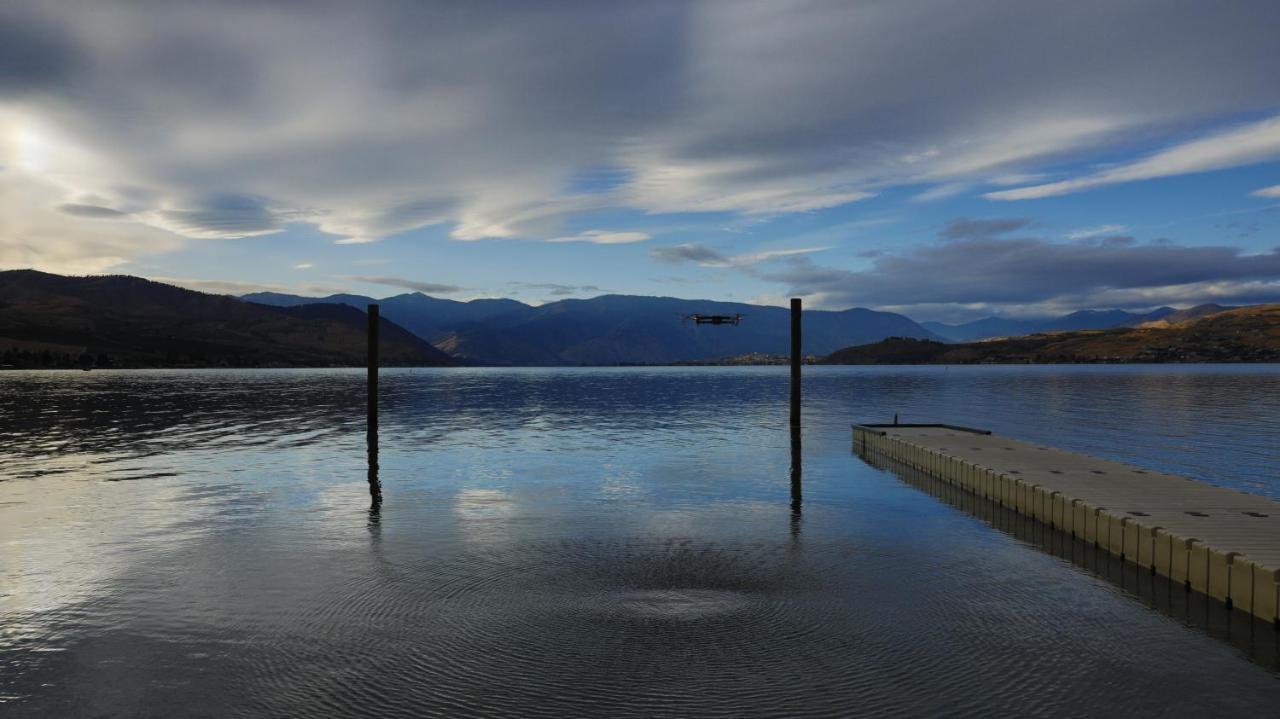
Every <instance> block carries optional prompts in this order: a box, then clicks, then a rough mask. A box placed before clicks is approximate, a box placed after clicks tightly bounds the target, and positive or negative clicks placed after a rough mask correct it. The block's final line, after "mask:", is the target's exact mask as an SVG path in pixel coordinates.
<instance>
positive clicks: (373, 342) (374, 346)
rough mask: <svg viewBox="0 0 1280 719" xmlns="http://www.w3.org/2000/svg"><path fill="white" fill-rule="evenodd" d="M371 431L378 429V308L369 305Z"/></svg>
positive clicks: (371, 432)
mask: <svg viewBox="0 0 1280 719" xmlns="http://www.w3.org/2000/svg"><path fill="white" fill-rule="evenodd" d="M368 400H369V429H370V435H372V434H373V433H375V432H376V431H377V427H378V306H377V305H369V390H368Z"/></svg>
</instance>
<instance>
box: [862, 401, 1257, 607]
mask: <svg viewBox="0 0 1280 719" xmlns="http://www.w3.org/2000/svg"><path fill="white" fill-rule="evenodd" d="M853 429H854V449H855V450H856V451H858V452H860V453H862V454H864V455H865V454H868V453H875V454H879V455H882V456H885V457H887V458H889V459H892V460H895V461H898V462H901V463H903V464H906V465H907V466H910V467H913V468H916V469H919V470H922V471H924V472H926V473H927V474H930V475H932V476H935V477H937V478H938V479H941V480H943V481H945V482H948V483H951V484H955V485H958V486H961V487H964V488H965V489H967V490H969V491H972V492H974V493H975V494H979V495H981V496H984V497H987V498H989V499H992V500H994V501H996V502H999V503H1000V504H1002V505H1005V506H1008V507H1010V508H1012V509H1014V510H1016V511H1018V512H1019V513H1021V514H1024V515H1026V516H1029V517H1032V518H1035V519H1037V520H1039V521H1042V522H1044V523H1046V524H1049V525H1051V526H1053V527H1055V528H1057V529H1059V530H1062V531H1064V532H1069V533H1071V534H1072V535H1073V536H1077V537H1082V538H1084V539H1085V540H1086V541H1091V542H1094V543H1096V544H1097V545H1098V546H1100V547H1103V548H1106V549H1107V550H1108V551H1110V552H1111V553H1113V554H1116V555H1119V556H1121V557H1123V558H1124V559H1126V560H1128V561H1131V562H1134V563H1137V564H1139V565H1141V566H1144V567H1148V568H1150V569H1151V571H1153V572H1156V573H1158V574H1161V575H1163V576H1166V577H1168V578H1170V579H1172V580H1174V581H1177V582H1182V583H1184V584H1185V585H1186V586H1187V587H1188V588H1189V589H1192V590H1194V591H1198V592H1202V593H1204V594H1207V595H1209V596H1212V597H1214V598H1215V599H1218V600H1220V601H1223V602H1226V603H1227V604H1228V605H1229V606H1234V607H1235V608H1238V609H1240V610H1243V611H1245V612H1249V613H1251V614H1253V615H1255V616H1258V617H1260V618H1262V619H1265V620H1267V621H1270V622H1272V623H1280V571H1277V570H1280V502H1276V501H1275V500H1272V499H1268V498H1266V497H1259V496H1257V495H1253V494H1246V493H1244V492H1239V491H1236V490H1233V489H1227V488H1225V487H1216V486H1213V485H1210V484H1206V483H1204V482H1199V481H1196V480H1193V479H1189V478H1187V477H1180V476H1177V475H1173V474H1166V473H1163V472H1157V471H1154V470H1148V469H1143V468H1141V467H1135V466H1132V465H1128V464H1123V463H1120V462H1112V461H1108V460H1103V459H1096V458H1094V457H1089V456H1086V455H1082V454H1076V453H1074V452H1067V451H1064V450H1061V449H1055V448H1052V447H1045V446H1042V445H1037V444H1031V443H1028V442H1021V441H1018V440H1014V439H1008V438H1005V437H1000V436H997V435H994V434H991V433H989V432H984V431H981V430H972V429H967V428H963V427H954V426H949V425H865V424H864V425H854V428H853Z"/></svg>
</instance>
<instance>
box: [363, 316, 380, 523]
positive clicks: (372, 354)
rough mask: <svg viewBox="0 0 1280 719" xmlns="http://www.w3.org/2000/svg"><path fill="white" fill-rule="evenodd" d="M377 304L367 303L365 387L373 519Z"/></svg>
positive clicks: (377, 498)
mask: <svg viewBox="0 0 1280 719" xmlns="http://www.w3.org/2000/svg"><path fill="white" fill-rule="evenodd" d="M378 323H379V319H378V306H377V305H369V378H368V388H367V389H366V392H367V396H366V400H367V405H368V406H367V409H368V416H367V419H366V422H367V424H366V441H367V442H368V451H369V498H370V506H369V518H370V521H373V520H374V519H375V518H376V513H377V512H378V510H379V509H380V508H381V506H382V482H381V481H379V479H378Z"/></svg>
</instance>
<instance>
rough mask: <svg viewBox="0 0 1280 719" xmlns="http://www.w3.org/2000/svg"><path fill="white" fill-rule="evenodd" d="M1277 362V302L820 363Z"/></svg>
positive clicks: (907, 343) (895, 342)
mask: <svg viewBox="0 0 1280 719" xmlns="http://www.w3.org/2000/svg"><path fill="white" fill-rule="evenodd" d="M1074 362H1280V305H1259V306H1256V307H1242V308H1237V309H1231V310H1227V311H1224V312H1218V313H1212V314H1208V315H1207V316H1202V317H1199V318H1192V319H1188V320H1184V321H1182V322H1178V323H1176V324H1173V325H1171V326H1155V327H1150V326H1148V327H1137V328H1120V329H1110V330H1087V331H1079V332H1061V333H1049V334H1034V335H1028V336H1025V337H1011V338H1003V339H999V340H990V341H986V342H970V343H967V344H952V345H946V344H941V343H937V342H919V341H913V340H904V339H900V338H894V339H889V340H885V341H883V342H878V343H874V344H867V345H861V346H854V347H847V348H845V349H842V350H840V351H838V352H834V353H832V354H831V355H830V356H828V357H826V358H825V359H823V360H822V363H823V364H982V363H990V364H1002V363H1019V364H1021V363H1074Z"/></svg>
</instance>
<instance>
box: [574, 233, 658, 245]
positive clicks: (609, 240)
mask: <svg viewBox="0 0 1280 719" xmlns="http://www.w3.org/2000/svg"><path fill="white" fill-rule="evenodd" d="M652 237H653V236H652V235H650V234H649V233H647V232H609V231H606V230H587V231H586V232H579V233H578V234H576V235H570V236H568V237H556V238H554V239H552V240H551V242H590V243H593V244H597V245H625V244H630V243H632V242H644V241H645V240H648V239H652Z"/></svg>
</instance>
